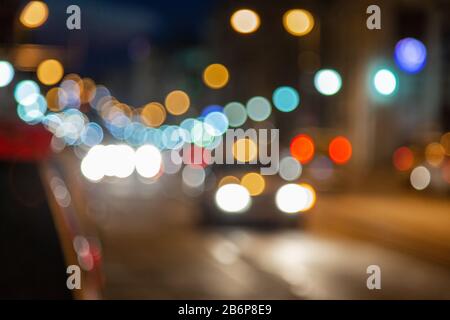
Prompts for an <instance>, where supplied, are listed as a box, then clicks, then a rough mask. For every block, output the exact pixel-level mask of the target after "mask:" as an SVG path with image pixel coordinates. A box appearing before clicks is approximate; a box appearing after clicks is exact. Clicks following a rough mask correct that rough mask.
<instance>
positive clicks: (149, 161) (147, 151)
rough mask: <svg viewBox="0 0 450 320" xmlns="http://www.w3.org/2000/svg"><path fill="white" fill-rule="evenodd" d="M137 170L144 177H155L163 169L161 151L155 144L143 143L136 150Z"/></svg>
mask: <svg viewBox="0 0 450 320" xmlns="http://www.w3.org/2000/svg"><path fill="white" fill-rule="evenodd" d="M135 161H136V171H137V173H139V175H140V176H142V177H143V178H153V177H155V176H156V175H158V173H159V172H160V170H161V165H162V156H161V152H160V151H159V150H158V148H156V147H155V146H153V145H148V144H147V145H143V146H141V147H139V148H138V149H137V150H136V155H135Z"/></svg>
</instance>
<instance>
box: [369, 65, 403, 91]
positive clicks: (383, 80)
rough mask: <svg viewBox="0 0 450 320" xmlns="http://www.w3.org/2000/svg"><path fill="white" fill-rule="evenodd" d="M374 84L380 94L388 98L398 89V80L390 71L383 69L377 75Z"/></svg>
mask: <svg viewBox="0 0 450 320" xmlns="http://www.w3.org/2000/svg"><path fill="white" fill-rule="evenodd" d="M373 84H374V86H375V89H376V90H377V91H378V92H379V93H380V94H382V95H384V96H388V95H391V94H393V93H394V92H395V90H396V89H397V78H396V76H395V75H394V73H393V72H391V71H390V70H388V69H381V70H379V71H377V73H375V76H374V78H373Z"/></svg>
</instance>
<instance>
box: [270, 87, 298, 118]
mask: <svg viewBox="0 0 450 320" xmlns="http://www.w3.org/2000/svg"><path fill="white" fill-rule="evenodd" d="M272 100H273V104H274V105H275V107H276V108H277V109H278V110H280V111H282V112H291V111H293V110H295V109H296V108H297V107H298V105H299V103H300V96H299V94H298V92H297V90H295V89H294V88H292V87H287V86H285V87H279V88H277V89H276V90H275V91H274V93H273V97H272Z"/></svg>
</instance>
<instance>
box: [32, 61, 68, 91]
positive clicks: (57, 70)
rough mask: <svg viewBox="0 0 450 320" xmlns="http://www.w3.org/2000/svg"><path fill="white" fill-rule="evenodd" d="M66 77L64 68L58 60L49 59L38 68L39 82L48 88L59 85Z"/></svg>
mask: <svg viewBox="0 0 450 320" xmlns="http://www.w3.org/2000/svg"><path fill="white" fill-rule="evenodd" d="M63 76H64V68H63V66H62V64H61V62H59V61H58V60H55V59H49V60H45V61H42V62H41V63H40V64H39V66H38V68H37V77H38V79H39V81H40V82H41V83H43V84H45V85H47V86H51V85H54V84H56V83H58V82H59V81H60V80H61V79H62V77H63Z"/></svg>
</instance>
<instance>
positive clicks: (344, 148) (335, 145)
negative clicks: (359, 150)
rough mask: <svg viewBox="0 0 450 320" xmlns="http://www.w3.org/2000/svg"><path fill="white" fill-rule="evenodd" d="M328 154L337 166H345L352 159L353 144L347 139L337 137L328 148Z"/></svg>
mask: <svg viewBox="0 0 450 320" xmlns="http://www.w3.org/2000/svg"><path fill="white" fill-rule="evenodd" d="M328 154H329V155H330V158H331V160H333V162H334V163H336V164H345V163H347V162H348V161H349V160H350V158H351V157H352V144H351V143H350V141H349V140H348V139H347V138H345V137H336V138H334V139H333V140H331V142H330V145H329V146H328Z"/></svg>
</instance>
